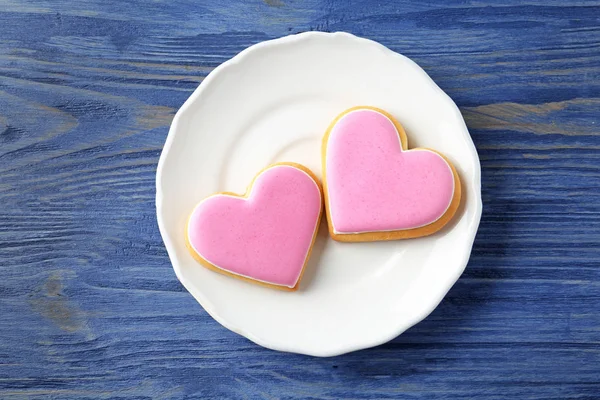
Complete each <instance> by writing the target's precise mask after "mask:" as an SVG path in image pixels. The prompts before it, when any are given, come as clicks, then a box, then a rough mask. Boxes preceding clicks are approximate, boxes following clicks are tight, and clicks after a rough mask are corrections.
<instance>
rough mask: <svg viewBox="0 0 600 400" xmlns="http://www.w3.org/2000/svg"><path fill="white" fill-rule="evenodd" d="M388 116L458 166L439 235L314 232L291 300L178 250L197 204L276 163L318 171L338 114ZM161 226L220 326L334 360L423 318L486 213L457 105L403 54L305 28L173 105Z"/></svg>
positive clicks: (163, 167)
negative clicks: (346, 237)
mask: <svg viewBox="0 0 600 400" xmlns="http://www.w3.org/2000/svg"><path fill="white" fill-rule="evenodd" d="M357 105H370V106H375V107H379V108H382V109H384V110H386V111H388V112H390V113H391V114H392V115H394V116H395V117H396V119H398V121H400V123H402V125H403V126H404V128H405V130H406V132H407V135H408V141H409V143H408V144H409V148H413V147H430V148H433V149H435V150H438V151H440V152H442V153H443V154H445V155H446V156H447V157H448V158H449V159H450V160H451V161H452V163H453V164H454V165H455V166H456V168H457V170H458V172H459V174H460V177H461V181H462V185H463V200H462V203H461V207H460V208H459V210H458V212H457V214H456V215H455V217H454V219H453V220H452V221H451V222H450V223H449V224H448V225H447V226H446V227H445V228H444V229H442V230H441V231H439V232H438V233H436V234H435V235H433V236H430V237H426V238H419V239H410V240H403V241H394V242H379V243H359V244H352V243H337V242H334V241H333V240H331V239H330V238H329V237H328V234H327V227H326V226H325V223H326V222H325V218H323V222H322V224H321V228H320V231H319V234H318V238H317V241H316V244H315V247H314V249H313V254H312V257H311V259H310V261H309V264H308V265H307V267H306V268H307V270H306V272H305V275H304V278H303V280H302V282H301V284H300V288H299V290H298V291H297V292H292V293H289V292H283V291H279V290H274V289H269V288H263V287H260V286H258V285H253V284H249V283H246V282H242V281H240V280H237V279H233V278H231V277H227V276H224V275H221V274H218V273H215V272H212V271H210V270H208V269H206V268H204V267H202V266H201V265H200V264H198V263H197V262H196V261H195V260H194V259H193V258H192V256H191V255H190V253H189V252H188V251H187V249H186V245H185V226H186V221H187V218H188V216H189V214H190V213H191V211H192V209H193V208H194V206H195V205H196V204H197V203H198V202H199V201H200V200H202V199H203V198H204V197H206V196H208V195H210V194H211V193H213V192H217V191H231V192H237V193H244V192H245V190H246V187H247V185H248V184H249V183H250V181H251V180H252V178H253V177H254V175H255V174H256V173H257V172H258V171H260V170H261V169H262V168H264V167H265V166H267V165H269V164H272V163H275V162H279V161H293V162H298V163H301V164H304V165H306V166H307V167H309V168H310V169H312V170H313V171H314V172H315V173H316V174H317V175H318V176H322V174H321V162H320V158H321V139H322V137H323V134H324V133H325V130H326V129H327V126H328V125H329V123H330V122H331V121H332V120H333V118H334V117H335V116H337V115H338V114H339V113H340V112H342V111H344V110H345V109H347V108H349V107H352V106H357ZM156 184H157V194H156V206H157V218H158V224H159V227H160V231H161V234H162V237H163V239H164V242H165V245H166V248H167V251H168V253H169V257H170V259H171V262H172V264H173V268H174V269H175V272H176V274H177V277H178V278H179V280H180V281H181V282H182V283H183V285H184V286H185V287H186V288H187V290H189V292H190V293H191V294H192V295H193V296H194V297H195V298H196V299H197V300H198V302H200V304H201V305H202V306H203V307H204V309H205V310H206V311H207V312H208V313H210V315H211V316H213V317H214V318H215V319H216V320H217V321H219V322H220V323H221V324H222V325H224V326H225V327H227V328H229V329H231V330H232V331H234V332H237V333H239V334H241V335H243V336H245V337H247V338H248V339H250V340H252V341H253V342H256V343H258V344H260V345H262V346H265V347H268V348H271V349H276V350H282V351H290V352H296V353H304V354H311V355H316V356H332V355H337V354H342V353H345V352H349V351H353V350H358V349H362V348H367V347H371V346H375V345H378V344H381V343H384V342H386V341H389V340H391V339H393V338H394V337H396V336H397V335H399V334H401V333H402V332H403V331H405V330H406V329H408V328H409V327H411V326H412V325H414V324H415V323H417V322H419V321H420V320H422V319H423V318H425V317H426V316H427V315H428V314H429V313H430V312H431V311H432V310H433V309H434V308H435V307H436V306H437V305H438V303H439V302H440V301H441V300H442V298H443V297H444V295H445V294H446V293H447V292H448V290H449V289H450V288H451V287H452V285H453V284H454V283H455V282H456V280H457V279H458V277H459V276H460V275H461V273H462V272H463V270H464V268H465V266H466V264H467V261H468V259H469V255H470V252H471V246H472V244H473V240H474V237H475V233H476V231H477V227H478V225H479V219H480V216H481V189H480V187H481V185H480V166H479V159H478V157H477V152H476V150H475V147H474V145H473V142H472V140H471V137H470V136H469V133H468V131H467V128H466V126H465V123H464V121H463V119H462V116H461V114H460V112H459V110H458V108H457V107H456V105H455V104H454V102H453V101H452V100H451V99H450V98H449V97H448V96H447V95H446V94H445V93H444V92H443V91H442V90H441V89H440V88H439V87H438V86H437V85H436V84H435V83H434V82H433V81H432V80H431V79H430V78H429V77H428V76H427V74H426V73H425V72H424V71H423V70H422V69H421V68H420V67H419V66H418V65H416V64H415V63H414V62H412V61H411V60H409V59H408V58H406V57H404V56H402V55H399V54H397V53H394V52H392V51H391V50H389V49H387V48H385V47H383V46H382V45H380V44H378V43H376V42H373V41H370V40H366V39H361V38H358V37H356V36H353V35H350V34H346V33H316V32H310V33H303V34H299V35H293V36H288V37H284V38H281V39H277V40H272V41H267V42H263V43H259V44H257V45H255V46H252V47H250V48H248V49H246V50H245V51H243V52H242V53H240V54H239V55H237V56H235V57H234V58H233V59H231V60H230V61H228V62H226V63H224V64H222V65H221V66H219V67H218V68H216V69H215V70H214V71H213V72H212V73H211V74H210V75H209V76H208V77H207V78H206V79H205V80H204V81H203V82H202V84H201V85H200V86H199V87H198V89H196V91H195V92H194V93H193V94H192V96H191V97H190V98H189V99H188V100H187V101H186V102H185V104H184V105H183V106H182V107H181V109H180V110H179V112H178V113H177V115H176V116H175V119H174V120H173V123H172V125H171V129H170V132H169V136H168V138H167V141H166V144H165V147H164V150H163V153H162V156H161V158H160V162H159V165H158V172H157V177H156Z"/></svg>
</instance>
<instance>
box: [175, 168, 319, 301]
mask: <svg viewBox="0 0 600 400" xmlns="http://www.w3.org/2000/svg"><path fill="white" fill-rule="evenodd" d="M322 204H323V200H322V192H321V186H320V185H319V183H318V180H317V178H316V177H315V176H314V174H313V173H312V172H311V171H310V170H308V169H307V168H305V167H304V166H302V165H299V164H293V163H284V164H275V165H272V166H270V167H267V168H266V169H264V170H262V171H261V172H260V173H259V174H258V175H257V176H256V177H255V178H254V181H253V182H252V184H251V185H250V188H249V189H248V192H247V193H246V194H245V195H243V196H239V195H235V194H230V193H216V194H214V195H212V196H210V197H208V198H206V199H204V200H203V201H202V202H200V203H199V204H198V205H197V206H196V208H194V211H193V212H192V214H191V216H190V219H189V222H188V226H187V232H186V236H187V244H188V248H189V249H190V251H191V253H192V255H193V256H194V257H195V258H196V259H197V260H198V261H200V262H201V263H202V264H203V265H204V266H206V267H208V268H209V269H212V270H214V271H217V272H221V273H224V274H227V275H231V276H234V277H237V278H241V279H244V280H247V281H252V282H256V283H260V284H263V285H265V286H270V287H275V288H278V289H283V290H296V289H297V288H298V283H299V282H300V278H301V277H302V272H303V271H304V267H305V265H306V263H307V261H308V258H309V256H310V252H311V249H312V246H313V243H314V240H315V237H316V233H317V229H318V227H319V221H320V219H321V210H322Z"/></svg>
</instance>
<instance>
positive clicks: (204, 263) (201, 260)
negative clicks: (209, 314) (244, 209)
mask: <svg viewBox="0 0 600 400" xmlns="http://www.w3.org/2000/svg"><path fill="white" fill-rule="evenodd" d="M278 166H290V167H294V168H296V169H299V170H301V171H303V172H305V173H306V174H307V175H308V176H310V177H311V179H312V180H313V181H315V183H316V184H317V187H318V188H319V193H320V196H321V208H320V209H319V216H318V218H317V224H316V226H315V231H314V232H313V236H312V240H311V242H310V247H309V249H308V253H307V255H306V259H305V260H304V265H303V266H302V271H301V272H300V276H299V277H298V281H297V282H296V285H295V286H294V287H288V286H283V285H275V284H272V283H268V282H263V281H259V280H256V279H252V278H248V277H246V276H241V275H237V274H234V273H232V272H229V271H226V270H224V269H222V268H219V267H218V266H216V265H214V264H212V263H211V262H210V261H208V260H206V259H205V258H204V257H202V256H201V255H200V254H198V253H197V252H196V250H194V248H193V247H192V244H191V243H190V239H189V223H190V218H191V213H190V216H189V217H188V220H187V222H186V224H185V245H186V247H187V249H188V251H189V252H190V253H191V255H192V257H194V259H195V260H196V261H198V262H199V263H200V264H201V265H202V266H204V267H206V268H208V269H209V270H211V271H214V272H217V273H220V274H222V275H227V276H230V277H232V278H236V279H239V280H242V281H245V282H249V283H252V284H255V285H259V286H263V287H268V288H272V289H278V290H282V291H285V292H295V291H296V290H298V287H299V286H300V282H302V277H303V276H304V271H305V270H306V265H307V264H308V261H309V260H310V256H311V255H312V250H313V247H314V245H315V240H316V239H317V233H318V232H319V227H320V226H321V218H322V216H323V201H324V198H325V197H324V192H323V186H322V184H321V182H320V180H319V178H317V176H316V175H315V174H314V173H313V172H312V171H311V170H310V169H308V168H307V167H305V166H304V165H302V164H298V163H294V162H279V163H275V164H271V165H269V166H267V167H265V168H263V169H261V170H260V171H259V172H258V173H257V174H256V175H254V178H252V181H251V182H250V185H248V188H247V189H246V192H245V193H244V194H237V193H232V192H216V193H213V194H212V195H211V196H214V195H227V196H233V197H239V198H242V199H247V198H248V196H250V193H251V192H252V187H253V186H254V182H255V181H256V179H257V178H258V177H259V176H260V175H261V174H262V173H263V172H265V171H266V170H268V169H271V168H273V167H278ZM202 201H204V199H203V200H201V201H200V202H198V203H197V204H196V206H194V209H195V208H196V207H197V206H198V204H200V203H201V202H202Z"/></svg>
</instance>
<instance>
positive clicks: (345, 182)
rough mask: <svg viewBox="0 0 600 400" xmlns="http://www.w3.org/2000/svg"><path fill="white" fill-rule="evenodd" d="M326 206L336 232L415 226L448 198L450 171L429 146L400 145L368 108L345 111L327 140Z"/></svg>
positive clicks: (435, 214)
mask: <svg viewBox="0 0 600 400" xmlns="http://www.w3.org/2000/svg"><path fill="white" fill-rule="evenodd" d="M326 178H327V191H328V197H329V211H330V214H331V221H332V224H333V229H334V231H335V232H336V233H362V232H382V231H395V230H403V229H411V228H418V227H422V226H425V225H428V224H430V223H432V222H435V221H436V220H438V219H439V218H440V217H441V216H442V215H444V213H445V212H446V210H447V209H448V207H449V206H450V203H451V202H452V197H453V194H454V176H453V174H452V170H451V168H450V166H449V165H448V163H447V162H446V160H444V158H443V157H441V156H440V155H439V154H437V153H435V152H433V151H429V150H402V146H401V142H400V137H399V135H398V131H397V129H396V127H395V126H394V124H393V123H392V121H390V119H389V118H388V117H386V116H385V115H383V114H381V113H379V112H377V111H374V110H369V109H361V110H356V111H352V112H350V113H348V114H346V115H344V116H343V117H342V118H341V119H340V120H339V121H338V122H337V123H336V125H335V126H334V127H333V129H332V130H331V132H330V135H329V139H328V141H327V149H326Z"/></svg>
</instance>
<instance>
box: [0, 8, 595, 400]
mask: <svg viewBox="0 0 600 400" xmlns="http://www.w3.org/2000/svg"><path fill="white" fill-rule="evenodd" d="M306 30H323V31H337V30H343V31H349V32H352V33H354V34H357V35H360V36H364V37H367V38H370V39H374V40H377V41H379V42H381V43H383V44H384V45H386V46H388V47H390V48H391V49H393V50H395V51H398V52H401V53H403V54H405V55H407V56H409V57H411V58H412V59H413V60H415V61H416V62H417V63H419V64H420V65H421V66H422V67H423V68H424V69H425V70H426V71H427V72H428V73H429V74H430V75H431V77H432V78H433V79H434V80H435V81H436V82H437V83H438V84H439V85H440V87H441V88H442V89H444V90H445V91H446V92H447V93H448V94H449V95H450V96H451V97H452V98H453V99H454V100H455V101H456V103H457V104H458V105H459V107H460V108H461V111H462V113H463V115H464V117H465V120H466V122H467V125H468V127H469V130H470V132H471V135H472V136H473V140H474V141H475V144H476V146H477V149H478V151H479V154H480V157H481V162H482V168H483V170H482V174H483V202H484V212H483V217H482V222H481V227H480V230H479V234H478V236H477V239H476V241H475V246H474V248H473V254H472V257H471V261H470V263H469V266H468V268H467V270H466V272H465V273H464V275H463V276H462V278H461V279H460V280H459V281H458V283H457V284H456V285H455V286H454V288H453V289H452V290H451V291H450V293H449V294H448V295H447V297H446V299H445V300H444V301H443V302H442V304H441V305H440V306H439V307H438V308H437V309H436V310H435V311H434V312H433V314H432V315H431V316H430V317H429V318H427V319H426V320H425V321H423V322H422V323H420V324H418V325H417V326H415V327H414V328H412V329H410V330H409V331H408V332H406V333H405V334H403V335H402V336H400V337H398V338H396V339H395V340H393V341H392V342H390V343H388V344H385V345H383V346H380V347H377V348H374V349H370V350H364V351H359V352H356V353H352V354H348V355H344V356H340V357H335V358H329V359H317V358H312V357H307V356H300V355H294V354H285V353H277V352H273V351H270V350H266V349H263V348H260V347H258V346H256V345H254V344H252V343H251V342H249V341H248V340H246V339H244V338H243V337H240V336H237V335H236V334H234V333H232V332H229V331H228V330H226V329H225V328H223V327H221V326H220V325H219V324H218V323H217V322H215V321H213V320H212V319H211V318H210V317H209V316H208V315H207V314H206V312H205V311H204V310H203V309H202V308H201V307H200V306H199V305H198V304H197V303H196V302H195V300H194V299H193V298H192V296H191V295H189V294H188V293H187V292H186V291H185V290H184V289H183V287H182V286H181V285H180V284H179V282H178V281H177V279H176V277H175V275H174V273H173V270H172V269H171V266H170V263H169V259H168V257H167V254H166V252H165V249H164V247H163V244H162V240H161V237H160V235H159V232H158V228H157V224H156V218H155V208H154V195H155V189H154V179H155V172H156V164H157V161H158V157H159V154H160V151H161V148H162V145H163V143H164V140H165V138H166V135H167V131H168V128H169V124H170V122H171V119H172V117H173V115H174V113H175V112H176V110H177V109H178V108H179V107H180V106H181V104H182V103H183V102H184V101H185V99H186V98H187V97H188V96H189V95H190V94H191V93H192V91H193V90H194V89H195V88H196V87H197V86H198V84H199V83H200V82H201V81H202V79H203V78H204V77H206V75H207V74H208V73H209V72H210V71H211V70H212V69H213V68H215V67H216V66H217V65H219V64H220V63H222V62H223V61H225V60H227V59H229V58H230V57H232V56H233V55H235V54H236V53H238V52H239V51H241V50H242V49H244V48H246V47H247V46H249V45H252V44H254V43H257V42H260V41H263V40H266V39H271V38H275V37H279V36H283V35H287V34H291V33H296V32H301V31H306ZM0 398H3V399H20V398H23V399H25V398H26V399H37V398H56V399H71V398H73V399H74V398H84V399H85V398H89V399H98V398H102V399H108V398H136V399H147V398H164V399H170V398H202V399H210V398H215V399H229V398H231V399H243V398H248V399H254V398H258V399H279V398H282V399H317V398H325V399H341V398H351V399H367V398H373V399H384V398H403V399H465V398H482V399H511V400H512V399H520V398H527V399H544V400H547V399H567V398H577V399H600V6H599V3H598V2H582V1H553V0H548V1H546V0H533V1H529V2H527V5H519V2H518V1H500V0H482V1H472V2H470V1H462V0H461V1H457V0H452V1H445V2H439V3H437V4H436V3H435V2H421V1H374V0H370V1H357V0H354V1H350V0H346V1H331V0H304V1H301V0H265V1H258V0H257V1H250V0H248V1H241V0H237V1H207V0H177V1H149V0H135V1H129V2H126V1H120V0H119V1H106V0H89V1H72V0H38V1H23V0H1V1H0Z"/></svg>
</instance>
